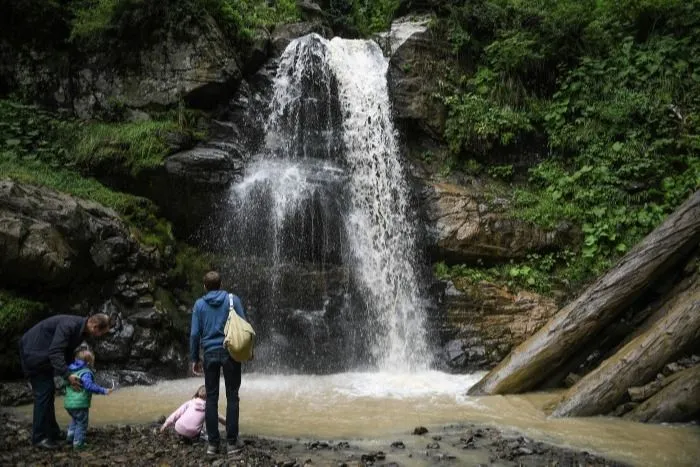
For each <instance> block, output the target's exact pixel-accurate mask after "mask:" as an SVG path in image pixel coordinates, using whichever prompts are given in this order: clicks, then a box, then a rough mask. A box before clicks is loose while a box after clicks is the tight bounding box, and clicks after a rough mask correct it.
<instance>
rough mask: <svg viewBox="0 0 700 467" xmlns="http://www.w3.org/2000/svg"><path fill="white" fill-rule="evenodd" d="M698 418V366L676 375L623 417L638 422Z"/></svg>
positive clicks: (699, 368) (699, 379)
mask: <svg viewBox="0 0 700 467" xmlns="http://www.w3.org/2000/svg"><path fill="white" fill-rule="evenodd" d="M698 417H700V365H696V366H694V367H692V368H688V369H686V370H683V371H681V372H680V373H678V377H677V378H676V380H675V381H674V382H672V383H671V384H669V385H668V386H666V387H665V388H664V389H662V390H661V391H659V392H658V393H657V394H656V395H655V396H653V397H652V398H651V399H649V400H647V401H646V402H644V403H643V404H641V405H640V406H639V407H637V408H635V409H634V410H632V411H631V412H629V413H628V414H626V415H625V417H624V418H627V419H629V420H635V421H638V422H648V423H663V422H669V423H670V422H687V421H690V420H693V419H695V418H698Z"/></svg>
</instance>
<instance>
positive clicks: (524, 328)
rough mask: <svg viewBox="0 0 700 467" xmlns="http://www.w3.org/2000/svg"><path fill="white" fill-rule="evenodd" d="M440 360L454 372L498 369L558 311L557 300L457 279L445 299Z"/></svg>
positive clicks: (448, 287)
mask: <svg viewBox="0 0 700 467" xmlns="http://www.w3.org/2000/svg"><path fill="white" fill-rule="evenodd" d="M441 305H442V306H441V308H442V310H444V311H443V312H444V317H443V319H442V320H441V325H440V327H439V329H438V332H439V334H440V337H441V341H442V342H443V345H442V347H441V354H440V359H441V360H442V362H444V365H445V367H446V368H447V369H449V370H451V371H455V372H465V371H473V370H481V369H487V368H492V367H494V366H495V365H496V364H497V363H498V362H499V361H501V360H502V359H503V358H504V357H505V356H506V355H508V353H509V352H510V351H511V349H512V348H514V347H515V346H517V345H518V344H520V343H521V342H523V341H524V340H525V339H527V338H528V337H530V336H531V335H532V334H533V333H534V332H535V331H537V330H538V329H539V328H541V327H542V326H543V325H544V324H545V323H546V322H547V321H548V320H549V318H551V317H552V316H553V315H554V314H555V313H556V311H557V306H556V304H555V303H554V301H553V300H551V299H548V298H545V297H541V296H539V295H537V294H535V293H531V292H518V293H511V292H509V291H508V290H507V289H505V288H503V287H499V286H496V285H494V284H490V283H488V282H479V283H476V284H473V283H470V282H469V281H467V280H456V281H455V282H454V283H453V282H448V283H447V284H446V287H445V290H444V293H443V295H442V299H441Z"/></svg>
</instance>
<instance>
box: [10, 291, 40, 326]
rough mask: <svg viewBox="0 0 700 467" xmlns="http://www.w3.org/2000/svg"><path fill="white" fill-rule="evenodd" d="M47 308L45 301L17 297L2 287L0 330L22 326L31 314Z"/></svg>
mask: <svg viewBox="0 0 700 467" xmlns="http://www.w3.org/2000/svg"><path fill="white" fill-rule="evenodd" d="M45 309H46V305H45V304H44V303H40V302H35V301H33V300H29V299H26V298H21V297H17V296H16V295H14V294H13V293H11V292H8V291H6V290H1V289H0V332H5V331H8V330H12V329H20V328H22V327H23V325H24V323H25V322H26V321H27V320H28V319H29V318H31V316H33V315H35V314H38V313H40V312H42V311H44V310H45Z"/></svg>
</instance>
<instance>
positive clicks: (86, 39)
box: [0, 0, 299, 59]
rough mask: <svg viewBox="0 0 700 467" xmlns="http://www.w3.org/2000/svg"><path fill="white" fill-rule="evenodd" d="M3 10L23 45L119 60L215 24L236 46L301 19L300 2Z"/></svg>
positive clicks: (203, 1)
mask: <svg viewBox="0 0 700 467" xmlns="http://www.w3.org/2000/svg"><path fill="white" fill-rule="evenodd" d="M7 3H8V5H7V8H5V7H4V6H3V10H4V11H3V13H4V14H3V15H2V19H0V26H5V27H4V28H0V30H3V31H7V36H8V40H10V41H16V42H17V45H18V46H24V45H26V44H27V43H29V42H38V41H41V42H42V43H45V45H48V44H50V45H52V46H53V47H58V48H61V47H65V45H66V44H68V43H72V44H74V45H78V46H79V47H80V48H85V49H88V50H105V49H107V50H109V51H110V54H109V55H110V57H111V58H113V59H118V58H128V56H129V55H130V54H133V53H134V51H135V50H138V49H139V48H142V47H144V46H148V45H149V44H151V43H153V42H155V41H158V40H163V39H164V38H165V37H167V36H168V35H173V36H175V37H180V38H186V37H189V36H191V35H192V34H201V33H202V32H205V33H206V32H207V31H208V30H209V29H210V28H211V19H210V18H212V19H213V20H214V22H215V23H216V24H217V25H218V27H219V28H220V29H221V30H222V31H224V33H225V34H226V35H227V36H228V37H229V38H230V39H233V40H235V41H245V40H247V39H250V38H251V37H252V36H253V33H254V31H255V29H257V28H260V27H268V28H269V27H271V26H273V25H275V24H278V23H284V22H293V21H297V20H298V19H299V12H298V10H297V6H296V2H295V0H277V1H275V2H268V1H267V0H71V1H63V0H50V1H46V0H26V1H22V2H7Z"/></svg>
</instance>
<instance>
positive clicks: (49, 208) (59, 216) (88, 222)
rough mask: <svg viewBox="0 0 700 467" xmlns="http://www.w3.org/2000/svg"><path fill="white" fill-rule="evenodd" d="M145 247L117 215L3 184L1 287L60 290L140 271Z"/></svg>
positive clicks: (47, 192)
mask: <svg viewBox="0 0 700 467" xmlns="http://www.w3.org/2000/svg"><path fill="white" fill-rule="evenodd" d="M143 258H144V255H143V254H142V252H141V249H140V245H139V244H138V242H136V241H135V240H134V239H133V237H132V236H131V234H130V233H129V230H128V229H127V228H126V226H125V225H124V224H123V223H122V221H121V220H120V219H119V217H118V216H117V214H116V213H115V212H114V211H112V210H111V209H108V208H106V207H104V206H102V205H100V204H97V203H94V202H91V201H87V200H83V199H79V198H74V197H72V196H69V195H66V194H63V193H59V192H56V191H53V190H51V189H48V188H43V187H37V186H32V185H27V184H22V183H18V182H15V181H12V180H9V179H4V180H0V281H2V283H3V284H7V285H16V286H25V285H26V284H33V285H34V287H37V286H38V287H46V288H52V289H57V288H61V287H65V286H67V285H69V284H71V283H76V282H79V281H80V280H82V279H85V278H87V277H93V278H94V277H95V276H97V277H99V276H103V277H104V276H109V275H112V274H114V273H115V272H116V271H119V270H120V269H131V268H135V267H136V266H137V265H138V264H139V262H140V260H142V259H143Z"/></svg>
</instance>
